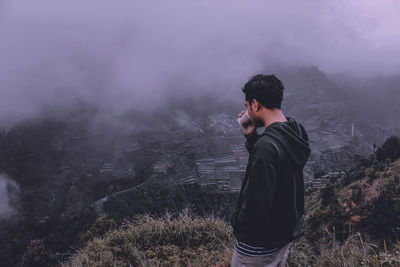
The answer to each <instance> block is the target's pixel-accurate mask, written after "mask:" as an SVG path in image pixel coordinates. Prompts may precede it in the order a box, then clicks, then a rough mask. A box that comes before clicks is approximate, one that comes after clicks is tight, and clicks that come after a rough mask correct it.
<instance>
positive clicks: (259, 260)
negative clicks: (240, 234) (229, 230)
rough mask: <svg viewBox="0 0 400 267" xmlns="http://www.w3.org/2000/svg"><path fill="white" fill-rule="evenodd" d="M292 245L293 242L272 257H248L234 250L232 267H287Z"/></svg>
mask: <svg viewBox="0 0 400 267" xmlns="http://www.w3.org/2000/svg"><path fill="white" fill-rule="evenodd" d="M292 243H293V241H292V242H290V243H288V244H286V245H285V246H284V247H283V248H282V250H280V251H279V253H276V254H274V255H270V256H247V255H244V254H241V253H240V252H237V251H236V249H234V251H233V256H232V262H231V267H245V266H246V267H247V266H251V267H277V266H278V267H285V263H286V260H287V257H288V254H289V248H290V246H291V245H292Z"/></svg>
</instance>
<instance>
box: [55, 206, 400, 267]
mask: <svg viewBox="0 0 400 267" xmlns="http://www.w3.org/2000/svg"><path fill="white" fill-rule="evenodd" d="M234 243H235V238H234V237H233V235H232V228H231V226H230V225H229V224H228V223H227V222H225V221H223V220H222V219H219V218H216V217H214V216H212V215H209V216H207V217H198V216H196V215H194V214H192V213H191V212H190V210H188V209H184V210H182V211H181V212H179V213H177V214H172V213H170V212H168V211H166V212H165V214H164V215H163V216H161V217H158V218H155V217H152V216H150V215H148V214H142V215H137V216H136V217H135V218H133V219H132V220H125V221H124V222H123V224H122V225H121V226H120V227H118V228H117V229H112V230H110V231H108V232H106V233H105V234H103V235H101V236H98V237H93V238H92V239H90V240H89V241H88V242H87V244H86V245H85V246H84V247H83V248H81V249H79V250H78V251H77V252H76V253H75V254H73V255H71V256H70V258H69V260H68V262H65V263H62V264H61V266H62V267H67V266H68V267H69V266H143V267H147V266H226V267H228V266H229V263H230V260H231V257H232V253H233V246H234ZM399 251H400V244H398V245H397V246H394V247H392V248H391V249H388V248H386V247H384V248H379V247H377V246H376V245H375V244H373V243H369V242H367V241H366V240H363V237H362V235H361V234H360V233H358V232H356V233H353V234H352V235H350V236H348V237H347V239H346V240H345V242H339V241H337V240H336V239H335V235H334V233H330V232H329V231H328V230H326V231H325V235H324V237H323V238H322V239H321V240H320V241H319V242H318V243H316V244H310V243H308V242H307V241H306V240H305V239H300V240H297V241H296V242H294V244H293V246H292V247H291V249H290V253H289V258H288V261H287V266H400V255H399Z"/></svg>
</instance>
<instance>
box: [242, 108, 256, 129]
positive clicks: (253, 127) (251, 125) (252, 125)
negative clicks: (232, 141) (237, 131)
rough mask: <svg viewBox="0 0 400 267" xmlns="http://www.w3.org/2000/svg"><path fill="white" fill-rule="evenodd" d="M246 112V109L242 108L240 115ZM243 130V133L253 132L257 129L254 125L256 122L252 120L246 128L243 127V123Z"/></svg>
mask: <svg viewBox="0 0 400 267" xmlns="http://www.w3.org/2000/svg"><path fill="white" fill-rule="evenodd" d="M245 112H246V110H242V112H240V113H239V117H241V116H242V115H243V114H244V113H245ZM242 130H243V133H244V134H246V135H247V134H252V133H253V132H254V131H255V130H256V127H255V126H254V122H253V121H251V124H250V125H248V126H247V127H246V128H245V127H243V125H242Z"/></svg>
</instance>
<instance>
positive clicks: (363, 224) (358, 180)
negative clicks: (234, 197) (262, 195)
mask: <svg viewBox="0 0 400 267" xmlns="http://www.w3.org/2000/svg"><path fill="white" fill-rule="evenodd" d="M399 152H400V139H399V138H397V137H391V138H389V139H388V140H387V141H386V142H385V143H384V144H383V145H382V146H381V147H378V149H377V150H376V152H375V153H373V154H371V155H369V156H361V157H358V162H357V165H356V166H354V167H353V168H352V169H351V171H349V172H347V173H341V174H340V175H338V174H328V175H325V177H324V179H327V183H326V184H324V185H322V186H321V187H320V189H319V190H313V188H312V186H311V187H309V188H308V189H307V191H306V193H307V198H306V209H307V216H306V220H305V227H304V235H303V236H302V237H301V238H300V239H299V240H297V241H296V242H295V243H294V245H293V247H292V248H291V250H290V255H289V259H288V265H289V266H400V255H399V254H400V242H399V239H398V236H399V230H400V217H399V216H400V197H399V196H400V178H399V177H400V154H399ZM108 229H111V230H110V231H108ZM83 238H84V239H87V240H88V243H87V244H86V245H85V246H84V247H83V248H82V249H80V250H78V251H77V252H76V254H72V255H71V257H70V259H69V261H68V262H64V263H63V264H62V266H64V267H67V266H93V265H96V266H113V264H117V265H118V266H130V265H129V264H132V263H135V264H136V265H134V266H176V265H178V266H211V265H217V264H220V265H219V266H229V262H230V257H231V256H232V252H233V250H232V249H233V244H234V241H235V240H234V237H233V236H232V229H231V227H230V225H229V224H228V222H227V221H226V220H223V219H220V218H218V217H215V216H214V215H213V214H208V215H203V216H199V215H197V214H195V213H193V212H192V211H190V212H189V210H188V209H184V210H183V211H182V212H180V213H179V212H178V213H176V214H174V215H172V214H171V213H169V212H168V211H167V212H166V213H165V214H164V215H162V216H155V217H154V216H153V217H152V216H150V215H148V214H145V215H137V216H135V217H134V218H133V219H129V218H125V219H124V221H123V223H122V224H121V226H119V227H117V226H116V224H115V222H114V220H113V219H110V218H109V217H108V216H107V215H105V216H104V217H101V219H98V220H97V222H96V224H95V225H93V227H92V228H91V229H90V230H89V231H88V232H87V233H85V235H84V236H83Z"/></svg>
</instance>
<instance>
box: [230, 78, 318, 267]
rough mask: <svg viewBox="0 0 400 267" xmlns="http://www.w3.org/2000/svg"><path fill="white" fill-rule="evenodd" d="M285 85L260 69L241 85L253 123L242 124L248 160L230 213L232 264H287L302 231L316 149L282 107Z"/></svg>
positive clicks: (301, 128) (232, 265) (235, 266)
mask: <svg viewBox="0 0 400 267" xmlns="http://www.w3.org/2000/svg"><path fill="white" fill-rule="evenodd" d="M283 89H284V87H283V84H282V82H281V81H280V80H279V79H278V78H276V77H275V75H261V74H259V75H255V76H254V77H253V78H251V79H250V80H249V81H248V82H247V83H246V84H245V86H244V87H243V88H242V91H243V93H244V94H245V105H246V107H247V111H248V114H249V117H250V119H251V121H252V124H250V126H248V127H247V128H245V127H243V126H242V128H243V132H244V136H245V137H246V143H245V145H246V148H247V150H248V152H249V160H248V164H247V168H246V173H245V176H244V178H243V180H242V187H241V189H240V194H239V200H238V203H237V206H236V209H235V210H234V212H233V213H232V214H231V216H230V223H231V225H232V227H233V234H234V236H235V237H236V239H237V242H236V244H235V249H234V253H233V257H232V262H231V267H239V266H254V267H256V266H285V262H286V259H287V256H288V251H289V248H290V246H291V244H292V242H293V240H294V239H296V238H297V237H299V236H300V235H302V234H303V233H302V232H301V229H302V225H303V222H304V215H305V211H304V181H303V168H304V165H305V164H306V162H307V160H308V157H309V155H310V153H311V149H310V146H309V142H308V135H307V133H306V131H305V129H304V127H303V126H302V125H301V124H299V123H297V122H296V121H295V120H294V119H293V118H292V117H286V116H285V115H284V114H283V113H282V110H281V102H282V99H283ZM244 113H245V110H244V111H242V112H241V113H240V114H239V117H241V116H242V115H243V114H244ZM262 126H265V127H266V128H265V130H264V131H263V133H262V134H258V133H257V131H256V128H257V127H262Z"/></svg>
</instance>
